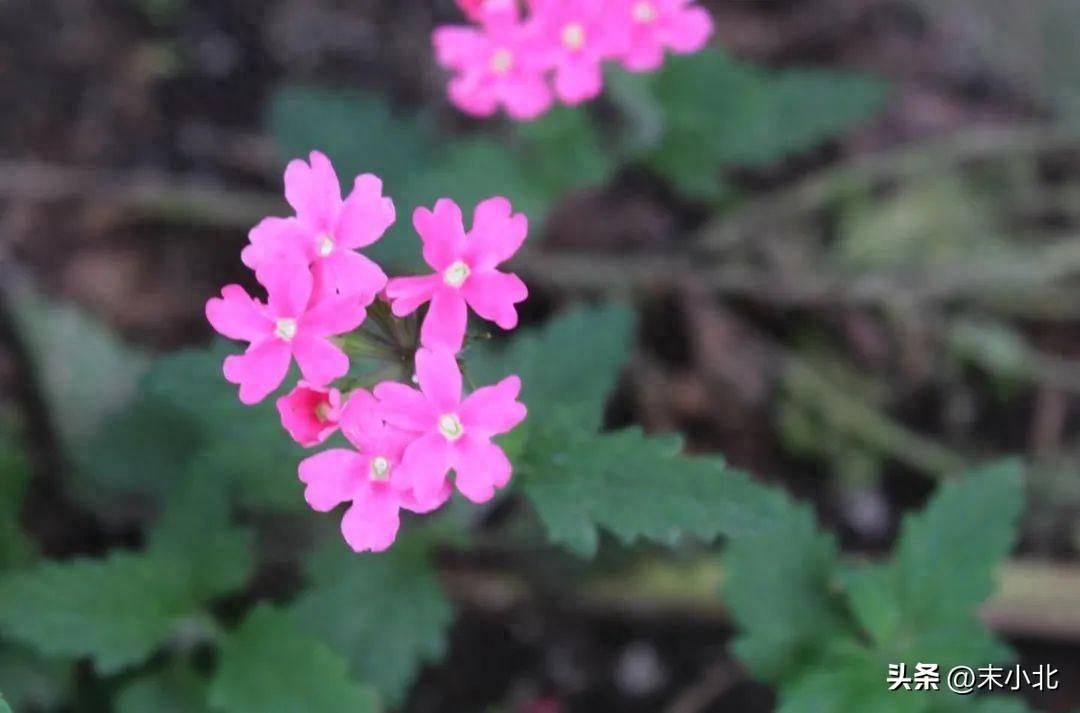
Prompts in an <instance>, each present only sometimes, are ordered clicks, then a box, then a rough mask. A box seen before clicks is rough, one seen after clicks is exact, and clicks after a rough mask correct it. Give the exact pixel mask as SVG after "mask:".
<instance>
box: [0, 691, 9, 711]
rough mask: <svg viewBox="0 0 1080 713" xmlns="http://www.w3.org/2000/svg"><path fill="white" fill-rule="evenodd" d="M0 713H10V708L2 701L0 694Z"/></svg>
mask: <svg viewBox="0 0 1080 713" xmlns="http://www.w3.org/2000/svg"><path fill="white" fill-rule="evenodd" d="M0 713H11V708H10V707H9V706H8V704H7V701H5V700H4V694H3V693H0Z"/></svg>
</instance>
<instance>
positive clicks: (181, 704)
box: [116, 666, 210, 713]
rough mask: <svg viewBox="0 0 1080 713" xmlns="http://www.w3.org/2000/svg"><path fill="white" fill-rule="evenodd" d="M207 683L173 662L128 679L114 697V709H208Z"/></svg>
mask: <svg viewBox="0 0 1080 713" xmlns="http://www.w3.org/2000/svg"><path fill="white" fill-rule="evenodd" d="M209 710H210V708H209V706H208V705H207V683H206V681H205V680H204V679H203V678H202V676H200V675H198V674H197V673H195V672H194V671H191V670H190V669H188V668H186V667H181V666H174V667H172V668H169V669H166V670H164V671H161V672H158V673H154V674H151V675H149V676H143V677H142V678H139V679H136V680H135V681H133V682H132V683H129V684H128V685H127V686H125V687H124V689H123V691H121V692H120V695H119V697H118V698H117V700H116V712H117V713H208V711H209Z"/></svg>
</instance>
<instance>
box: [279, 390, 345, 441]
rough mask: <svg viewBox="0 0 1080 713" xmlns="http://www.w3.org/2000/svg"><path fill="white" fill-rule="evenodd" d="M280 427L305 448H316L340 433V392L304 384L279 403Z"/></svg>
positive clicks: (282, 398)
mask: <svg viewBox="0 0 1080 713" xmlns="http://www.w3.org/2000/svg"><path fill="white" fill-rule="evenodd" d="M277 409H278V413H279V414H280V415H281V425H282V426H283V427H284V428H285V430H286V431H288V432H289V435H290V436H292V438H293V440H294V441H296V442H297V443H299V444H300V445H302V446H304V447H305V448H308V447H311V446H317V445H319V444H320V443H322V442H323V441H325V440H326V439H327V438H329V437H330V435H331V434H332V433H334V431H336V430H338V419H339V418H340V416H341V392H340V391H338V390H337V389H324V388H320V387H315V386H311V385H309V384H308V383H307V382H305V381H301V382H300V383H299V384H297V385H296V387H295V388H294V389H293V390H292V391H290V392H289V393H288V394H286V395H285V396H282V397H281V398H279V399H278V400H277Z"/></svg>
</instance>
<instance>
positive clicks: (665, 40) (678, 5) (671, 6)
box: [610, 0, 713, 72]
mask: <svg viewBox="0 0 1080 713" xmlns="http://www.w3.org/2000/svg"><path fill="white" fill-rule="evenodd" d="M610 2H612V3H613V4H614V5H615V6H616V7H615V8H614V10H613V12H614V13H615V14H616V16H617V17H618V18H619V19H620V22H621V24H622V27H623V38H622V46H621V48H620V50H619V56H620V59H621V60H622V63H623V65H624V66H625V67H626V68H627V69H629V70H631V71H634V72H647V71H652V70H655V69H658V68H659V67H660V65H661V64H663V62H664V50H665V48H666V49H670V50H671V51H673V52H675V53H677V54H690V53H693V52H697V51H698V50H700V49H702V48H703V47H705V45H706V43H708V41H709V38H710V37H711V36H712V33H713V21H712V17H710V16H709V13H708V11H707V10H705V8H702V7H698V6H697V5H695V4H694V0H610Z"/></svg>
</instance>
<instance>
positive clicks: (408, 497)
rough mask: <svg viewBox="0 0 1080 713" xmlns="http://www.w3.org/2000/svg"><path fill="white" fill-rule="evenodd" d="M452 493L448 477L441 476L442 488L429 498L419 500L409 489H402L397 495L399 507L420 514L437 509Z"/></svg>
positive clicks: (452, 489)
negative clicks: (399, 500)
mask: <svg viewBox="0 0 1080 713" xmlns="http://www.w3.org/2000/svg"><path fill="white" fill-rule="evenodd" d="M453 494H454V486H453V484H452V483H451V482H450V480H449V479H447V478H443V484H442V488H441V489H440V490H439V491H438V492H437V493H436V494H435V495H434V496H433V497H431V498H430V499H428V500H424V501H421V500H420V499H419V498H417V497H416V493H414V492H412V491H411V490H406V491H402V492H401V493H400V495H399V497H400V498H401V507H403V508H405V509H406V510H408V511H409V512H415V513H418V514H420V515H423V514H426V513H429V512H433V511H435V510H438V509H439V508H441V507H442V506H443V505H445V504H446V501H447V500H449V499H450V496H451V495H453Z"/></svg>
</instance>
